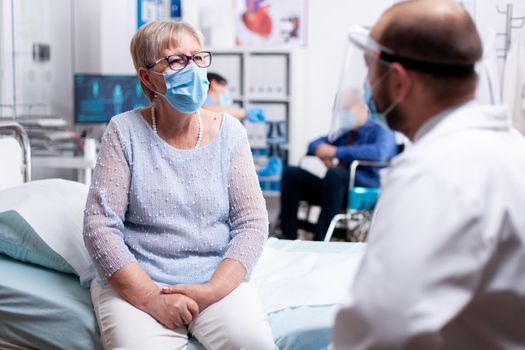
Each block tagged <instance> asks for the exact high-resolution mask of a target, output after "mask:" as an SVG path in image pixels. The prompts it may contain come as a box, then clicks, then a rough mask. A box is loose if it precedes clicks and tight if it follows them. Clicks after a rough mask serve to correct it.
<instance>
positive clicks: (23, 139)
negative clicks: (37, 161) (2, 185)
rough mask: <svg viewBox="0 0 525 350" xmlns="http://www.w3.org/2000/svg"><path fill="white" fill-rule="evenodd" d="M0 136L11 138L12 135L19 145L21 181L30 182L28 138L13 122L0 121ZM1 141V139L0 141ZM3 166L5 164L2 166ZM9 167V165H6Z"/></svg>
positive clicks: (20, 127) (22, 129)
mask: <svg viewBox="0 0 525 350" xmlns="http://www.w3.org/2000/svg"><path fill="white" fill-rule="evenodd" d="M0 135H2V136H3V135H7V136H12V135H14V137H15V139H16V140H17V141H18V143H19V144H20V148H21V150H22V155H23V156H22V172H23V181H24V182H29V181H31V147H30V144H29V136H28V135H27V132H26V131H25V130H24V128H23V127H22V126H21V125H20V124H18V123H16V122H13V121H0ZM0 141H1V139H0ZM4 165H5V164H4ZM7 166H9V165H7Z"/></svg>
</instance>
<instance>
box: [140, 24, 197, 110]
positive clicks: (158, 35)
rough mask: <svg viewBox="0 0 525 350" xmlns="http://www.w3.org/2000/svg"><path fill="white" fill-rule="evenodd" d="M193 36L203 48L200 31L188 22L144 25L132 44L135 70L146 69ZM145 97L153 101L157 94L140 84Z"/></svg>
mask: <svg viewBox="0 0 525 350" xmlns="http://www.w3.org/2000/svg"><path fill="white" fill-rule="evenodd" d="M186 35H189V36H192V37H193V38H194V39H195V40H196V41H197V43H198V44H199V46H200V47H201V48H202V47H203V42H204V39H203V36H202V34H201V32H200V31H199V30H197V29H196V28H195V27H193V26H192V25H191V24H189V23H186V22H175V21H154V22H149V23H147V24H144V25H143V26H142V27H140V28H139V30H138V31H137V32H136V33H135V35H133V38H132V39H131V44H130V51H131V58H132V59H133V65H134V66H135V70H136V71H137V73H138V71H139V68H140V67H146V66H148V65H149V64H151V63H153V62H155V61H156V60H158V59H159V58H161V57H162V56H163V51H164V50H166V49H169V48H170V47H178V46H180V45H179V44H180V42H181V40H182V38H183V37H184V36H186ZM140 85H141V86H142V91H143V92H144V95H145V96H146V97H147V98H148V99H149V100H150V101H152V100H153V98H154V97H155V93H154V92H153V91H151V90H150V89H149V88H148V87H147V86H146V85H144V84H143V83H142V82H140Z"/></svg>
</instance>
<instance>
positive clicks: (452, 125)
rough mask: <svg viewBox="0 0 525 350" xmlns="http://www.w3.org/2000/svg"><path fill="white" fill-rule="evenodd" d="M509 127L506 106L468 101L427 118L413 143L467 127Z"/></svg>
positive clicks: (429, 139) (497, 128) (507, 128)
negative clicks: (483, 104) (484, 104)
mask: <svg viewBox="0 0 525 350" xmlns="http://www.w3.org/2000/svg"><path fill="white" fill-rule="evenodd" d="M510 128H511V120H510V115H509V113H508V108H507V107H506V106H480V105H479V104H478V103H477V102H475V101H469V102H466V103H464V104H462V105H459V106H455V107H452V108H448V109H446V110H444V111H442V112H440V113H438V114H436V115H435V116H434V117H432V118H430V119H429V120H427V121H426V122H425V123H424V124H423V125H422V126H421V127H420V128H419V130H418V131H417V132H416V135H415V137H414V144H419V143H424V142H428V141H431V140H433V139H434V138H436V137H442V136H444V135H448V134H451V133H455V132H457V131H462V130H467V129H490V130H500V131H509V130H510Z"/></svg>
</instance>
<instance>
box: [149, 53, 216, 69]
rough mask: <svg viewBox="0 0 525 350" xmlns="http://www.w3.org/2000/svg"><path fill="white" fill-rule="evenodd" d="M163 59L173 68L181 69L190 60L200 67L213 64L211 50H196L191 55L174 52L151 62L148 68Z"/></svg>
mask: <svg viewBox="0 0 525 350" xmlns="http://www.w3.org/2000/svg"><path fill="white" fill-rule="evenodd" d="M161 61H166V63H167V64H168V67H169V68H170V69H171V70H181V69H183V68H185V67H186V66H187V65H188V63H190V61H193V62H195V64H196V65H197V66H198V67H201V68H207V67H209V66H210V65H211V52H210V51H200V52H196V53H194V54H193V55H191V56H186V55H184V54H181V53H179V54H174V55H169V56H166V57H162V58H159V59H158V60H156V61H155V62H154V63H151V64H149V65H147V66H146V68H147V69H151V68H153V67H155V66H156V65H157V63H159V62H161Z"/></svg>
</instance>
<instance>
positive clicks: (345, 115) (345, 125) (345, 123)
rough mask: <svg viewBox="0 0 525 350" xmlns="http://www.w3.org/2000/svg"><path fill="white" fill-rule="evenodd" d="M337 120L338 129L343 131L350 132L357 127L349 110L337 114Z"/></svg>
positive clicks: (355, 120) (355, 119)
mask: <svg viewBox="0 0 525 350" xmlns="http://www.w3.org/2000/svg"><path fill="white" fill-rule="evenodd" d="M337 117H338V118H339V128H341V129H344V130H352V129H353V128H355V126H356V125H357V118H356V117H355V115H354V113H352V111H351V110H349V109H344V110H341V111H339V112H338V113H337Z"/></svg>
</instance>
